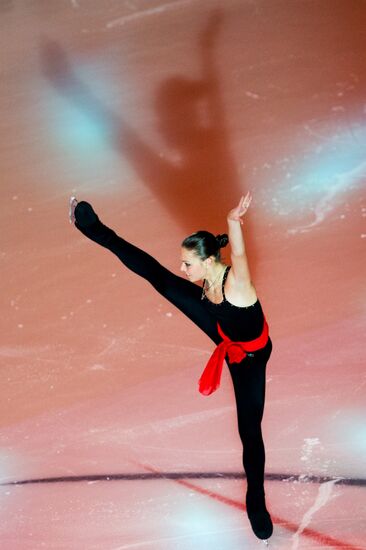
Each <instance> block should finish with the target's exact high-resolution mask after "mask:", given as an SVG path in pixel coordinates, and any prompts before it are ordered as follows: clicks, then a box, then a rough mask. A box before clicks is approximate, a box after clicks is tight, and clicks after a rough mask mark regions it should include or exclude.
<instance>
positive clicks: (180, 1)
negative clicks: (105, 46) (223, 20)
mask: <svg viewBox="0 0 366 550" xmlns="http://www.w3.org/2000/svg"><path fill="white" fill-rule="evenodd" d="M192 1H193V0H177V1H176V2H169V4H163V5H161V6H157V7H155V8H150V9H146V10H141V11H137V12H135V13H132V14H131V15H124V16H123V17H119V18H118V19H114V20H113V21H109V23H107V24H106V28H107V29H112V28H113V27H118V26H122V25H126V24H127V23H130V22H131V21H135V20H136V19H141V18H142V17H146V16H148V15H155V14H157V13H163V12H165V11H167V10H169V9H174V8H175V7H177V6H180V5H184V4H190V3H191V2H192Z"/></svg>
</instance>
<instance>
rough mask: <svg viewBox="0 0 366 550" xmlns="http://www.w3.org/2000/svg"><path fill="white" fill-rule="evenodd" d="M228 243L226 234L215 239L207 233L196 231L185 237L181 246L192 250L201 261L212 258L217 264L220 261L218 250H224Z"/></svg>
mask: <svg viewBox="0 0 366 550" xmlns="http://www.w3.org/2000/svg"><path fill="white" fill-rule="evenodd" d="M228 242H229V238H228V236H227V235H226V233H224V234H223V235H216V237H215V235H213V234H212V233H210V232H209V231H197V232H196V233H193V234H192V235H189V237H186V238H185V239H184V241H183V242H182V246H183V247H184V248H187V249H188V250H194V252H195V253H196V254H197V256H199V257H200V258H201V260H206V259H207V258H209V257H210V256H214V257H215V260H216V261H217V262H218V261H220V260H221V255H220V248H224V246H226V245H227V243H228Z"/></svg>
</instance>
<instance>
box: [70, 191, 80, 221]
mask: <svg viewBox="0 0 366 550" xmlns="http://www.w3.org/2000/svg"><path fill="white" fill-rule="evenodd" d="M77 203H78V201H77V199H76V197H70V200H69V221H70V223H72V224H74V223H75V207H76V205H77Z"/></svg>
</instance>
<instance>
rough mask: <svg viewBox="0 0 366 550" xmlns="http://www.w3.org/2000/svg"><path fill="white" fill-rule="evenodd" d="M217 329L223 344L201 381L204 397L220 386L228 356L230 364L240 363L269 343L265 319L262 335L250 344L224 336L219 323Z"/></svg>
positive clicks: (200, 388) (216, 350)
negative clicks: (249, 354) (233, 340)
mask: <svg viewBox="0 0 366 550" xmlns="http://www.w3.org/2000/svg"><path fill="white" fill-rule="evenodd" d="M217 328H218V332H219V334H220V336H221V338H222V342H221V343H220V344H219V345H218V346H217V347H216V349H215V350H214V352H213V354H212V355H211V357H210V359H209V361H208V363H207V365H206V367H205V370H204V371H203V373H202V375H201V378H200V380H199V391H200V393H202V394H203V395H210V394H211V393H213V392H214V391H216V390H217V388H218V387H219V386H220V380H221V374H222V368H223V364H224V360H225V357H226V355H227V357H228V360H229V363H240V362H241V361H243V359H245V358H246V356H247V354H248V353H252V352H254V351H258V350H259V349H262V348H264V347H265V345H266V344H267V342H268V337H269V336H268V324H267V321H266V320H265V319H264V323H263V330H262V334H261V335H260V336H259V337H258V338H255V339H254V340H250V341H248V342H232V341H231V340H230V339H229V338H228V337H227V336H226V335H225V334H224V332H223V331H222V329H221V327H220V325H219V323H217Z"/></svg>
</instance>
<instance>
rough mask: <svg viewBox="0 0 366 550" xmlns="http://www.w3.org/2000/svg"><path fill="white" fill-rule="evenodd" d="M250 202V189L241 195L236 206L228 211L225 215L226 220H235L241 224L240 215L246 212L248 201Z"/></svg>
mask: <svg viewBox="0 0 366 550" xmlns="http://www.w3.org/2000/svg"><path fill="white" fill-rule="evenodd" d="M251 202H252V195H251V193H250V191H248V193H247V194H246V195H245V197H244V196H242V197H241V199H240V201H239V204H238V206H236V207H235V208H233V209H232V210H230V212H229V213H228V215H227V220H228V221H237V222H240V223H241V224H242V223H243V220H242V217H243V216H244V214H245V213H246V212H247V210H248V208H249V206H250V203H251Z"/></svg>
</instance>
